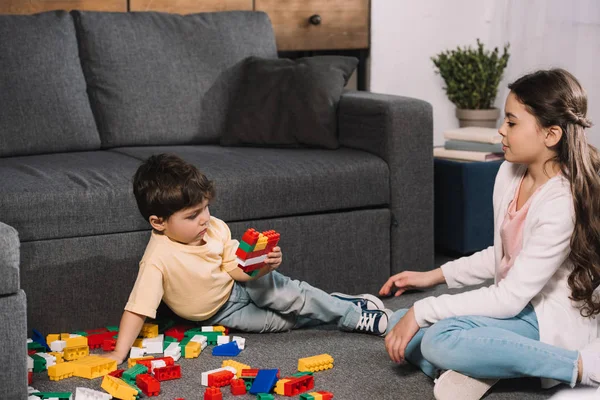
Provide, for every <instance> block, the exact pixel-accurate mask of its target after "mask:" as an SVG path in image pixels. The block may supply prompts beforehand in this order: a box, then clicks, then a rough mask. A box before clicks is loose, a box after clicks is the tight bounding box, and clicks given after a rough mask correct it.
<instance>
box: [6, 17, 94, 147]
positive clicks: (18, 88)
mask: <svg viewBox="0 0 600 400" xmlns="http://www.w3.org/2000/svg"><path fill="white" fill-rule="evenodd" d="M0 38H1V39H0V157H6V156H17V155H27V154H40V153H56V152H61V151H79V150H91V149H98V148H100V138H99V136H98V130H97V129H96V124H95V122H94V116H93V114H92V111H91V109H90V104H89V100H88V96H87V93H86V85H85V79H84V77H83V72H82V70H81V64H80V62H79V54H78V50H77V39H76V37H75V28H74V26H73V19H72V18H71V16H70V15H69V14H68V13H66V12H63V11H56V12H46V13H41V14H36V15H0Z"/></svg>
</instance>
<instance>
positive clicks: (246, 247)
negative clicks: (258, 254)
mask: <svg viewBox="0 0 600 400" xmlns="http://www.w3.org/2000/svg"><path fill="white" fill-rule="evenodd" d="M239 247H240V249H242V250H244V251H245V252H246V253H251V252H252V249H254V246H252V245H251V244H248V243H246V242H244V241H243V240H240V246H239Z"/></svg>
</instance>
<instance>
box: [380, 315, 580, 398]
mask: <svg viewBox="0 0 600 400" xmlns="http://www.w3.org/2000/svg"><path fill="white" fill-rule="evenodd" d="M407 311H408V310H398V311H396V312H395V313H394V314H393V315H392V318H391V320H390V328H388V329H391V327H393V326H394V325H396V324H397V323H398V321H400V319H401V318H402V317H403V316H404V314H406V312H407ZM388 331H389V330H388ZM405 358H406V360H407V361H408V362H410V363H411V364H413V365H415V366H417V367H419V368H420V369H421V370H422V371H423V372H424V373H425V374H427V375H428V376H430V377H431V378H432V379H434V378H436V377H437V376H438V374H439V372H440V370H447V369H452V370H454V371H458V372H460V373H463V374H465V375H467V376H471V377H473V378H495V379H505V378H518V377H524V376H533V377H539V378H550V379H555V380H558V381H561V382H564V383H567V384H569V385H571V386H575V382H576V379H577V365H578V360H579V352H577V351H571V350H565V349H562V348H560V347H556V346H552V345H549V344H546V343H542V342H540V332H539V327H538V321H537V316H536V315H535V311H534V309H533V306H532V305H531V304H529V305H528V306H527V307H525V308H524V309H523V311H521V312H520V313H519V315H517V316H515V317H513V318H507V319H496V318H489V317H477V316H466V317H453V318H448V319H444V320H441V321H439V322H437V323H435V324H433V325H432V326H430V327H428V328H422V329H420V330H419V331H418V332H417V334H416V335H415V336H414V337H413V339H412V340H411V341H410V342H409V343H408V346H407V347H406V351H405Z"/></svg>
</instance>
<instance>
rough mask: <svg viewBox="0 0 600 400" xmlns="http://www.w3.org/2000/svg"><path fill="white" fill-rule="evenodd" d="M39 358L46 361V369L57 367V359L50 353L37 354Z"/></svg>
mask: <svg viewBox="0 0 600 400" xmlns="http://www.w3.org/2000/svg"><path fill="white" fill-rule="evenodd" d="M36 354H37V355H38V356H40V357H43V358H44V359H45V360H46V369H48V368H49V367H51V366H53V365H56V357H55V356H53V355H52V354H48V353H36Z"/></svg>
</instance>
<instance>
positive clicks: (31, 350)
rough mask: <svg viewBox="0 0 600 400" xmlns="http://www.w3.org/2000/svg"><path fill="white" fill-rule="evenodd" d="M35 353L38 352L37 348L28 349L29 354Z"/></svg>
mask: <svg viewBox="0 0 600 400" xmlns="http://www.w3.org/2000/svg"><path fill="white" fill-rule="evenodd" d="M35 353H37V350H34V349H30V350H27V354H28V355H30V356H32V355H34V354H35Z"/></svg>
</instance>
